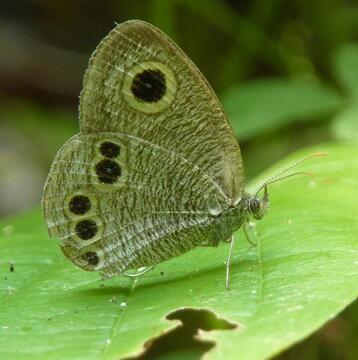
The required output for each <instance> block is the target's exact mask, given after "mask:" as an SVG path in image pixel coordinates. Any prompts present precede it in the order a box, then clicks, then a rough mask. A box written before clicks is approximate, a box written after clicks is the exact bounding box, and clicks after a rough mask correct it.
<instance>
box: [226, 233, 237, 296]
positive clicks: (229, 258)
mask: <svg viewBox="0 0 358 360" xmlns="http://www.w3.org/2000/svg"><path fill="white" fill-rule="evenodd" d="M234 241H235V235H234V234H232V235H231V241H230V250H229V256H228V257H227V260H226V289H229V288H230V264H231V257H232V251H233V249H234Z"/></svg>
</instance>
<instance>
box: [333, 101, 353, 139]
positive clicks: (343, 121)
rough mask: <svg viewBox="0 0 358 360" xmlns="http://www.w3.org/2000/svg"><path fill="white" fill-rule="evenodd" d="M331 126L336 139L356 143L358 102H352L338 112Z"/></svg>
mask: <svg viewBox="0 0 358 360" xmlns="http://www.w3.org/2000/svg"><path fill="white" fill-rule="evenodd" d="M332 128H333V133H334V134H335V136H336V137H337V138H338V139H341V140H347V141H351V142H355V143H358V104H352V105H351V106H349V107H347V108H346V109H344V110H342V111H341V112H339V113H338V114H337V116H336V117H335V119H334V121H333V127H332Z"/></svg>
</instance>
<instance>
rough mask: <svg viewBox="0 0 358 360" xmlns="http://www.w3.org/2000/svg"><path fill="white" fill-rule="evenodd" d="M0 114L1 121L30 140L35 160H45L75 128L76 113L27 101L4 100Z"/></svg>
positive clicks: (51, 156)
mask: <svg viewBox="0 0 358 360" xmlns="http://www.w3.org/2000/svg"><path fill="white" fill-rule="evenodd" d="M0 117H1V120H2V122H3V123H4V124H6V125H7V126H8V127H11V128H12V129H13V130H14V131H15V132H17V133H19V134H22V135H23V136H24V137H25V139H28V140H29V142H30V143H31V146H32V149H31V150H32V151H33V152H35V153H36V154H34V156H35V158H36V159H41V158H45V160H46V161H47V162H49V161H52V159H53V157H54V155H55V154H56V152H57V151H58V149H59V148H60V147H61V146H62V145H63V143H64V142H65V141H66V140H67V139H68V138H69V137H71V136H72V135H73V134H74V133H75V132H76V130H77V124H76V115H75V114H73V113H70V112H66V111H63V110H57V111H56V110H54V109H51V110H50V109H47V108H46V107H44V106H41V105H39V104H36V103H31V102H26V101H25V102H23V101H8V102H6V103H5V101H4V100H3V101H2V103H1V108H0Z"/></svg>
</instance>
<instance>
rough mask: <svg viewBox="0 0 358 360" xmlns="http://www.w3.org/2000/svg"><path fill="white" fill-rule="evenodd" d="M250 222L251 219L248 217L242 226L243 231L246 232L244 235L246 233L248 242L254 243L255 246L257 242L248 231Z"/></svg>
mask: <svg viewBox="0 0 358 360" xmlns="http://www.w3.org/2000/svg"><path fill="white" fill-rule="evenodd" d="M248 224H249V220H248V219H246V220H245V221H244V225H243V227H242V231H243V232H244V235H245V238H246V240H247V242H248V243H249V244H251V245H253V246H256V245H257V243H256V242H254V241H252V240H251V239H250V236H249V233H248V231H247V226H248Z"/></svg>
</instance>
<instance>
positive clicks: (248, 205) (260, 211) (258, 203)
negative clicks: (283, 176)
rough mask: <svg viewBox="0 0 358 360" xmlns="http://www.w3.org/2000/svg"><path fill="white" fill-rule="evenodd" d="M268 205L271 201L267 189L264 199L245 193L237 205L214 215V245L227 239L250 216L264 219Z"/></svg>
mask: <svg viewBox="0 0 358 360" xmlns="http://www.w3.org/2000/svg"><path fill="white" fill-rule="evenodd" d="M268 205H269V201H268V194H267V192H266V191H265V194H264V196H263V198H262V199H260V198H259V197H257V196H256V194H255V195H252V194H249V193H243V195H242V197H241V199H240V201H239V202H238V203H237V204H236V205H234V206H231V207H229V208H227V209H226V210H225V211H223V212H221V213H220V214H218V215H217V216H215V217H214V216H213V217H214V220H213V224H214V227H213V236H212V239H211V241H212V245H213V246H216V245H218V243H219V241H221V240H223V241H225V240H227V239H228V238H229V237H230V236H231V235H232V234H233V232H235V231H236V230H237V229H239V228H240V227H241V226H242V225H243V223H244V222H245V221H247V220H249V219H250V217H253V218H255V219H256V220H260V219H262V218H263V216H264V215H265V213H266V211H267V209H268Z"/></svg>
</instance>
